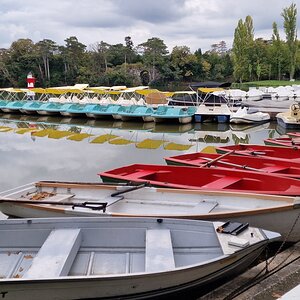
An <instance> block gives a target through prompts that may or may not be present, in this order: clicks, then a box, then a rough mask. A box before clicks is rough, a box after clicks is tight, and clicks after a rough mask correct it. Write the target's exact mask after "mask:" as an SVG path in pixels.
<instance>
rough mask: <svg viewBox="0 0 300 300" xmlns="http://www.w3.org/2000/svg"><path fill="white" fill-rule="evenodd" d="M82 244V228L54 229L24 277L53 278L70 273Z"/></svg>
mask: <svg viewBox="0 0 300 300" xmlns="http://www.w3.org/2000/svg"><path fill="white" fill-rule="evenodd" d="M80 244H81V234H80V229H54V230H52V231H51V232H50V234H49V236H48V237H47V239H46V241H45V242H44V243H43V245H42V247H41V248H40V250H39V251H38V253H37V255H36V256H35V258H34V259H33V261H32V265H31V266H30V268H29V269H28V271H27V272H26V273H25V274H24V276H23V278H28V279H35V278H53V277H59V276H66V275H68V273H69V271H70V268H71V266H72V264H73V261H74V259H75V257H76V255H77V252H78V249H79V247H80Z"/></svg>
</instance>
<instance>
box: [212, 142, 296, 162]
mask: <svg viewBox="0 0 300 300" xmlns="http://www.w3.org/2000/svg"><path fill="white" fill-rule="evenodd" d="M232 150H235V151H234V153H235V154H238V155H247V156H255V157H264V158H272V159H274V158H275V159H277V160H283V159H284V160H288V161H290V162H293V163H294V162H296V163H300V149H298V148H289V147H273V146H264V145H250V144H239V145H230V146H223V147H217V148H216V151H217V152H218V153H219V154H224V153H226V152H229V151H232Z"/></svg>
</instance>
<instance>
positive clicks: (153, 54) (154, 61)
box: [139, 37, 168, 80]
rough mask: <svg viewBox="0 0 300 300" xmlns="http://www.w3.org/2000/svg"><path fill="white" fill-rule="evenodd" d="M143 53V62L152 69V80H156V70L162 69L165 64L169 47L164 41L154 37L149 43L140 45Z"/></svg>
mask: <svg viewBox="0 0 300 300" xmlns="http://www.w3.org/2000/svg"><path fill="white" fill-rule="evenodd" d="M139 48H140V49H142V52H143V61H144V63H145V65H147V66H149V67H151V69H152V70H151V72H150V78H151V80H154V79H155V69H156V68H159V67H161V66H162V65H163V64H164V62H165V59H164V58H165V56H166V55H167V54H168V50H167V46H166V45H165V43H164V41H163V40H161V39H159V38H157V37H153V38H151V39H148V40H147V42H145V43H142V44H139Z"/></svg>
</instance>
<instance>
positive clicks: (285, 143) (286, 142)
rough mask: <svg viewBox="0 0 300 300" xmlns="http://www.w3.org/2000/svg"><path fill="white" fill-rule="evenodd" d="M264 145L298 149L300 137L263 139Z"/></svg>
mask: <svg viewBox="0 0 300 300" xmlns="http://www.w3.org/2000/svg"><path fill="white" fill-rule="evenodd" d="M264 143H265V144H266V145H268V146H280V147H291V148H300V137H292V138H290V137H280V138H275V139H265V140H264Z"/></svg>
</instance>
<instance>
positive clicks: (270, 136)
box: [268, 129, 276, 139]
mask: <svg viewBox="0 0 300 300" xmlns="http://www.w3.org/2000/svg"><path fill="white" fill-rule="evenodd" d="M275 133H276V130H275V129H271V130H269V133H268V135H269V138H270V139H273V138H274V136H275Z"/></svg>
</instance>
